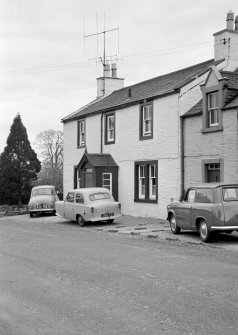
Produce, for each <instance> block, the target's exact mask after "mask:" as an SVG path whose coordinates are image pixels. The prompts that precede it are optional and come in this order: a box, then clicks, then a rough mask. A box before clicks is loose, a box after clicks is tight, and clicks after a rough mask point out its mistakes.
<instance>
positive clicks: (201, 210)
mask: <svg viewBox="0 0 238 335" xmlns="http://www.w3.org/2000/svg"><path fill="white" fill-rule="evenodd" d="M213 208H214V200H213V191H212V188H211V187H204V188H199V187H198V188H197V191H196V197H195V200H194V203H193V205H192V216H191V227H192V228H193V229H196V220H197V218H203V219H204V220H205V221H206V223H207V225H208V226H209V227H210V226H211V217H212V212H213Z"/></svg>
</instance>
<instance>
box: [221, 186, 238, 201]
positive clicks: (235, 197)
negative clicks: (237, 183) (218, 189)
mask: <svg viewBox="0 0 238 335" xmlns="http://www.w3.org/2000/svg"><path fill="white" fill-rule="evenodd" d="M222 193H223V200H224V201H238V187H225V188H223V189H222Z"/></svg>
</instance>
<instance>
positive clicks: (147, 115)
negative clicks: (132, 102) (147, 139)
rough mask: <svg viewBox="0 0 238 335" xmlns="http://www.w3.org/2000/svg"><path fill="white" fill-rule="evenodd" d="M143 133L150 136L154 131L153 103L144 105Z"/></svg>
mask: <svg viewBox="0 0 238 335" xmlns="http://www.w3.org/2000/svg"><path fill="white" fill-rule="evenodd" d="M142 119H143V121H142V122H143V125H142V126H143V135H144V136H148V135H150V134H151V132H152V113H151V105H148V106H143V107H142Z"/></svg>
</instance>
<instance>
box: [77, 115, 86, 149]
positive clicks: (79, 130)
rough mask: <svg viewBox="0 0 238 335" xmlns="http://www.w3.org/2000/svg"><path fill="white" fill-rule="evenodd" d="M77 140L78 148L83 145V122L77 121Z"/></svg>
mask: <svg viewBox="0 0 238 335" xmlns="http://www.w3.org/2000/svg"><path fill="white" fill-rule="evenodd" d="M78 139H79V143H78V145H79V146H80V147H81V146H83V145H85V120H79V121H78Z"/></svg>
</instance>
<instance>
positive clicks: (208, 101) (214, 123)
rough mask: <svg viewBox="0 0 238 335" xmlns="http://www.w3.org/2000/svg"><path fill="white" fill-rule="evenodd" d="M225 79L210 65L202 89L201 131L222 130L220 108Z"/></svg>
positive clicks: (223, 94) (222, 104)
mask: <svg viewBox="0 0 238 335" xmlns="http://www.w3.org/2000/svg"><path fill="white" fill-rule="evenodd" d="M226 82H227V80H226V79H225V78H223V77H222V75H221V74H220V72H219V71H218V69H217V68H216V67H215V66H212V68H211V70H210V72H209V74H208V76H207V79H206V81H205V83H204V84H203V85H201V90H202V95H203V99H202V114H203V118H202V130H201V131H202V133H203V134H205V133H211V132H216V131H222V130H223V125H222V123H223V121H222V108H223V106H224V96H225V90H226Z"/></svg>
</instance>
